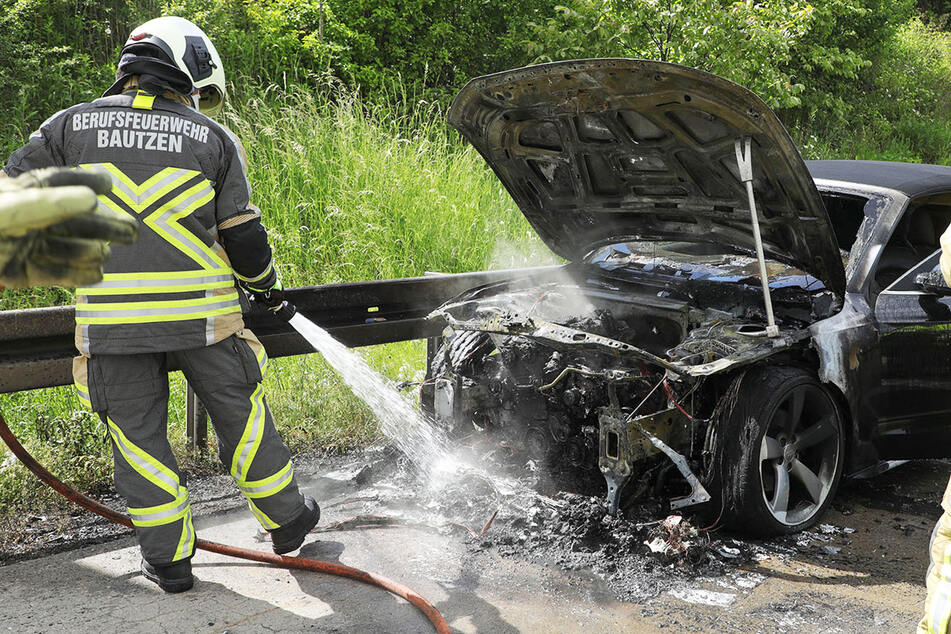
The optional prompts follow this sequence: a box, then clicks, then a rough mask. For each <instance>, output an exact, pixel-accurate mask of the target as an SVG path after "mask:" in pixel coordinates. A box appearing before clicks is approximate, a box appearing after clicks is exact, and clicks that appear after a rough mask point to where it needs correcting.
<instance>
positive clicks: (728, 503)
mask: <svg viewBox="0 0 951 634" xmlns="http://www.w3.org/2000/svg"><path fill="white" fill-rule="evenodd" d="M726 398H727V399H728V400H730V401H731V403H729V404H727V406H726V407H725V408H724V411H723V415H722V416H721V418H720V420H719V421H718V422H715V423H714V424H715V425H717V426H719V429H717V430H716V434H715V439H714V442H713V456H712V457H713V464H714V466H715V470H714V477H713V483H712V484H713V488H714V490H715V491H716V492H717V494H718V495H715V498H716V497H718V498H719V499H718V500H717V499H715V500H714V504H715V505H716V502H717V501H719V505H718V506H719V512H720V515H719V520H720V521H721V522H723V523H724V524H726V525H728V526H730V527H732V528H734V529H737V530H740V531H742V532H745V533H752V534H757V535H782V534H788V533H795V532H798V531H801V530H804V529H806V528H809V527H810V526H812V525H813V524H815V523H816V522H817V521H818V519H819V517H820V516H821V515H822V514H823V512H824V511H825V510H826V508H827V507H828V506H829V503H830V502H831V501H832V498H833V497H834V496H835V492H836V489H837V488H838V485H839V480H840V479H841V477H842V470H843V465H844V462H845V460H844V458H845V444H844V433H843V424H842V418H843V416H842V410H841V408H840V407H839V404H838V403H837V401H836V399H835V397H834V396H833V395H832V394H831V393H830V391H829V389H828V388H826V387H825V386H823V385H822V384H821V383H820V382H819V380H818V379H817V378H816V376H815V374H813V373H812V372H809V371H808V370H805V369H803V368H799V367H792V366H765V367H760V368H754V369H752V370H749V371H747V372H746V373H745V374H744V375H743V376H742V377H741V378H740V379H739V384H738V386H737V389H736V391H735V392H734V393H733V394H731V395H730V396H728V397H726Z"/></svg>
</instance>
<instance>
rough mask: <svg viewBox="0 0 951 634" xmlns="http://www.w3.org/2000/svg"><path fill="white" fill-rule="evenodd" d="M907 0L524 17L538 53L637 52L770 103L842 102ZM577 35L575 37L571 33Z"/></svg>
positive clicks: (772, 0) (574, 0) (611, 5)
mask: <svg viewBox="0 0 951 634" xmlns="http://www.w3.org/2000/svg"><path fill="white" fill-rule="evenodd" d="M911 8H912V5H911V2H910V0H812V1H811V2H792V3H790V2H788V1H787V0H762V1H761V2H756V3H754V2H750V1H739V2H735V1H732V0H571V2H569V3H568V4H567V5H564V6H559V7H558V8H557V15H555V16H553V17H550V18H548V19H547V20H545V21H543V22H540V23H536V24H534V25H533V29H534V35H535V37H534V39H533V41H531V43H530V44H529V51H530V52H531V53H532V54H533V56H534V58H535V59H536V60H538V61H547V60H551V59H560V58H566V57H601V56H621V57H641V58H648V59H657V60H661V61H669V62H675V63H678V64H683V65H685V66H692V67H695V68H701V69H703V70H707V71H709V72H712V73H715V74H717V75H721V76H724V77H727V78H730V79H732V80H733V81H736V82H737V83H740V84H743V85H745V86H747V87H748V88H750V89H752V90H753V91H754V92H756V93H757V94H759V95H760V96H761V97H763V99H764V100H765V101H766V102H767V103H768V104H769V105H770V106H772V107H773V108H778V109H791V108H805V109H807V110H809V111H810V112H815V111H816V110H818V109H820V108H821V109H826V110H828V109H830V108H831V109H832V110H833V113H834V114H835V115H837V116H841V115H842V114H844V113H845V111H846V110H847V105H846V102H845V100H844V99H842V98H841V97H840V96H839V95H838V94H836V93H835V92H834V90H832V89H834V88H836V87H839V86H841V85H842V84H843V83H844V82H846V81H851V80H855V79H857V78H858V77H859V75H860V73H861V71H862V69H864V68H866V67H868V66H869V65H871V63H872V61H871V60H872V59H873V58H875V56H876V55H877V54H878V53H879V51H880V49H881V46H882V43H883V42H887V41H888V40H889V38H890V37H891V36H892V34H893V33H894V31H895V30H896V29H897V28H898V27H899V26H900V25H901V24H902V23H904V22H905V21H906V20H907V19H908V17H909V15H910V12H911ZM579 35H581V37H579Z"/></svg>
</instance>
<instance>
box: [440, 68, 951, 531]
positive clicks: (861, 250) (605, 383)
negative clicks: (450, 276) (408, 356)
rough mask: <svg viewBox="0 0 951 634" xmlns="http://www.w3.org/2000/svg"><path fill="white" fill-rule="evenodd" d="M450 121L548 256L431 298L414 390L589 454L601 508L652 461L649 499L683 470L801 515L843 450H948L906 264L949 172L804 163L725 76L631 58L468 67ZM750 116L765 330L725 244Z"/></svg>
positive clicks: (787, 515) (700, 497) (558, 452)
mask: <svg viewBox="0 0 951 634" xmlns="http://www.w3.org/2000/svg"><path fill="white" fill-rule="evenodd" d="M450 122H451V123H452V124H453V125H454V126H455V127H457V128H458V129H459V130H460V131H461V132H462V133H463V134H464V135H465V136H466V138H467V139H469V140H470V141H471V142H472V143H473V145H475V146H476V147H477V148H478V150H479V151H480V152H481V153H482V155H483V156H484V157H485V158H486V160H487V161H488V163H489V164H490V165H491V166H492V168H493V169H494V170H495V172H496V174H497V175H498V176H499V178H500V179H501V180H502V182H503V183H504V184H505V186H506V187H507V188H508V190H509V192H510V193H511V194H512V196H513V198H514V199H515V200H516V202H517V203H518V204H519V206H520V207H521V209H522V210H523V212H524V213H525V215H526V217H527V218H528V219H529V221H530V222H531V223H532V225H533V226H534V227H535V229H536V230H537V231H538V233H539V235H540V236H541V237H542V238H543V239H544V240H545V241H546V243H547V244H548V245H549V246H550V247H551V248H552V249H553V250H554V251H555V252H557V253H559V254H560V255H562V256H564V257H566V258H567V259H568V260H570V262H569V263H568V264H566V265H565V266H564V267H563V268H562V269H561V270H558V271H553V272H550V273H549V274H548V276H547V277H543V278H539V277H538V276H535V277H533V278H532V279H513V280H510V281H507V282H501V283H497V284H493V285H489V286H486V287H481V288H477V289H473V290H471V291H468V292H466V293H464V294H463V295H461V296H459V297H457V298H456V299H455V300H453V301H451V302H449V303H448V304H446V305H445V306H443V307H441V308H440V309H439V310H437V311H436V312H434V313H433V315H431V319H434V320H440V321H441V323H444V324H445V325H446V327H447V328H446V331H445V335H444V336H443V337H442V338H440V339H438V340H434V341H432V342H431V345H430V357H431V358H430V366H429V371H428V375H429V376H428V379H429V380H428V381H427V382H426V384H425V385H424V388H423V391H422V400H423V405H424V407H426V408H427V409H429V410H430V411H431V412H432V413H433V414H434V415H435V416H436V418H437V419H438V420H440V421H442V422H444V423H445V424H446V425H447V426H454V427H456V428H457V429H458V428H464V429H466V430H471V429H472V427H473V426H474V427H475V428H478V429H480V430H483V431H485V432H487V433H490V434H495V435H497V437H498V438H499V439H500V442H501V443H502V444H504V445H507V446H509V447H512V448H513V449H514V450H517V451H524V452H526V453H527V454H528V455H530V456H531V457H532V458H537V459H539V460H543V461H547V462H549V463H558V464H562V463H567V464H571V465H574V466H577V467H579V468H586V467H587V468H591V467H594V466H598V467H599V469H600V471H601V472H602V474H603V475H604V477H605V481H606V483H607V486H608V500H609V508H610V510H612V511H613V510H615V509H616V508H617V507H618V505H619V504H620V503H621V499H622V498H621V494H622V493H624V492H625V491H626V492H627V493H629V494H632V495H633V496H636V495H637V494H639V493H642V492H644V491H647V490H650V488H651V487H654V488H655V489H658V486H659V485H658V484H657V483H658V482H660V481H662V480H663V479H664V478H665V476H666V475H667V474H669V473H671V471H672V470H674V469H675V470H676V471H678V472H679V473H680V474H681V475H682V476H683V479H682V482H684V483H685V486H684V487H683V488H682V489H681V493H682V495H673V496H672V497H673V498H674V499H673V500H672V505H673V506H675V507H678V506H683V505H685V504H692V503H697V502H702V501H705V500H706V499H709V497H710V496H709V495H708V494H707V491H706V489H705V488H704V486H706V487H707V488H709V489H710V493H712V494H713V496H714V497H715V498H716V499H719V500H720V502H721V515H722V514H724V513H725V514H726V516H727V517H728V518H732V519H733V520H735V521H737V522H747V523H748V522H749V521H750V520H751V519H752V520H755V521H757V522H760V523H762V524H763V525H762V526H761V527H759V528H756V529H754V530H759V531H760V532H782V531H788V530H798V529H801V528H803V527H805V526H807V525H809V524H810V523H812V522H814V521H815V520H816V519H817V518H818V516H819V515H820V514H821V512H822V510H823V509H824V508H825V506H826V505H827V504H828V502H829V500H831V496H832V495H833V494H834V490H835V487H836V485H837V482H838V479H839V477H840V475H841V474H842V472H844V471H849V472H852V473H860V472H863V471H864V472H871V471H874V470H875V468H876V465H878V464H880V462H881V461H883V460H886V459H891V458H905V457H916V456H920V457H925V456H935V455H951V445H949V443H948V441H949V440H951V426H948V425H947V424H945V423H944V422H943V420H944V419H943V415H944V414H946V413H948V412H949V411H951V389H949V388H951V361H948V360H949V359H951V354H949V353H951V328H949V325H948V323H949V321H951V300H949V299H946V298H939V297H936V296H935V295H933V294H929V293H928V292H926V291H923V290H922V289H920V288H919V287H918V286H917V285H916V284H915V283H914V277H915V274H917V273H919V272H924V271H930V270H932V269H933V268H934V266H936V264H937V253H936V252H935V250H936V249H937V244H938V241H937V238H938V236H939V235H940V233H941V232H942V231H943V230H944V228H945V227H946V226H947V225H948V223H949V222H951V168H944V167H940V166H922V165H907V164H895V163H880V162H859V161H813V162H807V163H804V162H803V161H802V160H801V159H800V157H799V154H798V152H797V151H796V149H795V147H794V145H793V144H792V141H791V140H790V139H789V136H788V134H787V133H786V131H785V130H784V129H783V128H782V126H781V125H780V123H779V122H778V120H776V118H775V116H774V115H773V113H772V112H770V111H769V110H768V108H766V106H765V105H763V104H762V102H761V101H760V100H759V99H758V98H756V97H755V95H752V93H750V92H749V91H746V90H745V89H743V88H741V87H739V86H736V85H735V84H732V83H730V82H728V81H726V80H723V79H721V78H718V77H715V76H712V75H709V74H706V73H702V72H700V71H696V70H692V69H686V68H682V67H678V66H674V65H670V64H664V63H660V62H649V61H642V60H614V59H612V60H582V61H576V62H562V63H556V64H546V65H542V66H538V67H530V68H527V69H519V70H515V71H509V72H507V73H500V74H497V75H490V76H487V77H483V78H479V79H476V80H473V81H472V82H470V84H469V85H467V86H466V88H464V89H463V91H462V92H461V93H460V95H459V96H458V97H457V98H456V100H455V102H454V104H453V108H452V110H451V112H450ZM750 137H751V138H752V140H753V148H754V150H753V157H754V158H753V165H754V180H753V190H754V195H755V199H756V204H757V206H758V207H759V211H760V227H761V230H762V242H763V247H764V251H765V256H766V259H767V261H766V263H765V264H766V269H765V270H766V275H767V283H768V287H769V291H770V295H771V297H772V304H771V305H772V308H773V309H774V311H773V312H775V316H776V323H777V325H778V334H777V335H776V336H769V335H768V333H767V330H766V327H765V326H766V314H765V311H764V306H765V305H764V294H763V293H764V291H763V288H762V286H761V280H760V279H759V269H758V267H757V261H756V260H755V259H753V258H751V257H749V256H748V255H747V254H749V253H752V252H753V251H754V249H755V241H754V237H753V231H752V229H751V225H752V222H751V216H750V210H749V205H748V203H747V200H746V198H745V196H744V187H743V184H742V183H741V181H740V175H739V168H738V166H737V163H738V161H739V157H738V156H736V155H735V154H734V146H735V143H736V141H738V140H739V139H744V138H750ZM736 146H737V147H738V144H736ZM737 152H738V151H737ZM770 334H773V333H770ZM909 355H913V356H909Z"/></svg>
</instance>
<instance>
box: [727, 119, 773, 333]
mask: <svg viewBox="0 0 951 634" xmlns="http://www.w3.org/2000/svg"><path fill="white" fill-rule="evenodd" d="M744 142H745V143H744ZM751 144H752V139H751V137H741V138H739V139H737V140H736V142H735V143H734V148H735V149H736V166H737V167H738V168H739V171H740V181H742V182H743V184H745V185H746V195H747V197H748V198H749V201H750V216H751V217H752V218H753V240H754V241H755V242H756V259H757V260H759V277H760V282H761V283H762V284H763V300H764V301H765V302H766V324H767V325H766V334H767V335H768V336H770V337H776V336H778V335H779V326H777V325H776V319H775V318H774V317H773V299H772V297H770V294H769V277H768V276H767V274H766V256H765V255H764V254H763V238H762V237H761V236H760V233H759V217H758V216H757V215H756V199H755V197H754V196H753V152H752V149H751V147H750V146H751ZM743 145H745V148H744V147H742V146H743ZM744 150H745V151H744Z"/></svg>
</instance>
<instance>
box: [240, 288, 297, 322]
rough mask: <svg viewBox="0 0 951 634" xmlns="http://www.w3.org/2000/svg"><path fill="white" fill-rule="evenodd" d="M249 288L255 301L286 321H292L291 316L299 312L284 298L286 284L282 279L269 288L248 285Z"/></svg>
mask: <svg viewBox="0 0 951 634" xmlns="http://www.w3.org/2000/svg"><path fill="white" fill-rule="evenodd" d="M247 289H248V290H249V291H250V292H251V295H252V297H254V301H255V302H256V303H258V304H260V305H261V306H264V307H265V308H267V309H268V310H269V311H270V312H271V314H273V315H275V316H276V317H278V318H279V319H282V320H284V321H290V320H291V317H293V316H294V314H295V313H296V312H297V309H296V308H295V307H294V305H293V304H291V303H289V302H288V301H287V300H286V299H284V286H283V285H282V284H281V282H280V280H277V281H275V282H274V285H273V286H271V288H268V289H260V288H254V287H253V286H250V285H248V286H247Z"/></svg>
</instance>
